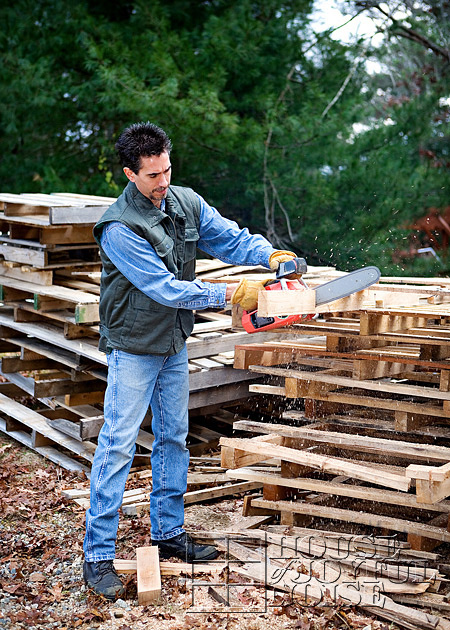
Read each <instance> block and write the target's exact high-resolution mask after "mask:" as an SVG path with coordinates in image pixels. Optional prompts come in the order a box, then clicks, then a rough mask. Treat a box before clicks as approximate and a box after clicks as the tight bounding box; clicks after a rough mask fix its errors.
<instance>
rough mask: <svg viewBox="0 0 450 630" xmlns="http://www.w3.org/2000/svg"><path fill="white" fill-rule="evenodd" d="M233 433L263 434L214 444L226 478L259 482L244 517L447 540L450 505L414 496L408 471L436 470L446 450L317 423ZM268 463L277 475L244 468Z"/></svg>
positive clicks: (249, 425) (246, 424)
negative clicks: (261, 513)
mask: <svg viewBox="0 0 450 630" xmlns="http://www.w3.org/2000/svg"><path fill="white" fill-rule="evenodd" d="M235 428H236V429H240V430H246V431H253V432H254V431H257V432H258V433H262V434H263V435H262V436H259V437H256V438H244V439H238V438H222V439H221V441H220V444H221V446H222V466H223V467H224V468H227V469H228V475H229V476H230V478H231V479H240V480H246V481H255V482H256V481H259V482H261V483H263V484H264V494H263V497H253V498H251V499H250V500H249V502H247V506H246V510H247V511H246V515H247V514H250V513H252V510H254V509H256V510H266V511H267V510H269V511H275V512H279V513H281V515H282V522H285V523H287V524H293V523H294V522H295V521H298V519H299V516H297V517H296V516H295V515H300V516H301V517H302V518H303V520H304V519H310V518H312V517H316V518H321V519H331V520H332V521H336V520H337V521H343V522H346V523H353V524H359V525H367V526H371V527H376V528H381V529H385V530H390V531H396V532H403V533H407V534H409V535H410V536H412V537H413V536H416V537H419V538H418V540H417V541H416V543H415V544H417V545H418V546H421V545H424V544H428V541H429V540H432V541H435V543H436V542H437V543H440V542H450V533H449V531H448V530H447V525H448V522H449V514H450V501H440V502H439V503H436V502H429V497H428V498H427V497H424V495H423V493H421V492H419V493H417V494H416V493H413V491H414V479H413V477H412V476H411V474H410V471H411V469H410V468H409V466H410V465H417V464H418V465H422V464H423V463H425V462H426V463H427V464H429V463H430V462H433V463H434V464H435V467H434V469H435V470H436V471H440V470H442V465H443V464H444V463H446V462H448V457H449V455H450V448H448V447H439V446H434V445H424V444H420V443H417V442H407V441H404V440H398V439H397V440H392V439H390V440H388V439H382V438H380V437H367V436H361V435H347V434H345V433H337V432H333V431H329V430H325V427H324V426H323V425H321V424H314V425H306V426H303V427H293V426H290V425H279V424H265V423H259V422H250V421H241V422H238V423H236V424H235ZM268 458H272V459H273V458H277V459H280V460H281V472H280V473H277V474H271V473H269V472H268V471H267V472H261V471H259V472H257V473H255V471H252V470H251V469H249V468H248V466H249V465H250V464H255V463H257V462H262V461H266V460H267V459H268ZM424 498H425V499H426V500H427V501H428V502H424ZM436 519H437V520H436ZM431 521H434V523H438V524H433V523H431V524H430V522H431ZM424 541H427V542H426V543H425V542H424Z"/></svg>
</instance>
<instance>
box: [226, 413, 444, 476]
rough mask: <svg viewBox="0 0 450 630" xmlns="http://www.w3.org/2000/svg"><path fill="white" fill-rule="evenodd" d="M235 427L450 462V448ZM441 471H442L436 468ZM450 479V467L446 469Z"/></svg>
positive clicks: (277, 427) (260, 425) (248, 423)
mask: <svg viewBox="0 0 450 630" xmlns="http://www.w3.org/2000/svg"><path fill="white" fill-rule="evenodd" d="M233 428H234V429H235V430H236V429H237V430H240V431H253V432H256V433H263V434H271V433H274V434H276V435H283V436H284V437H291V438H300V439H307V440H312V441H313V442H323V443H326V444H333V446H337V447H339V448H345V449H349V450H355V451H359V452H362V451H364V452H367V453H375V454H377V455H395V456H397V457H404V458H413V459H418V460H424V461H427V462H430V463H431V462H448V461H449V460H450V448H447V447H445V446H434V445H433V444H429V445H428V444H418V443H414V442H405V441H401V440H387V439H384V438H379V437H369V436H361V435H355V434H352V435H347V434H345V433H339V432H337V431H321V430H319V429H310V428H308V427H293V426H289V425H285V424H270V423H268V422H254V421H252V420H238V421H236V422H234V424H233ZM432 470H433V472H437V471H438V470H439V469H432ZM445 470H446V471H447V476H448V477H450V465H449V466H447V467H446V469H445Z"/></svg>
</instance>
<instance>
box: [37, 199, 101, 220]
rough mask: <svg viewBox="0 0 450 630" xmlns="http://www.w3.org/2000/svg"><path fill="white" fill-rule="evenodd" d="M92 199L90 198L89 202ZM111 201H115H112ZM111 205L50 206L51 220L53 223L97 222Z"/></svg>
mask: <svg viewBox="0 0 450 630" xmlns="http://www.w3.org/2000/svg"><path fill="white" fill-rule="evenodd" d="M89 201H90V200H88V202H89ZM111 203H113V202H112V201H111ZM108 207H109V205H102V206H90V205H87V206H85V207H78V206H75V207H61V206H56V205H54V206H52V207H50V208H49V220H50V223H51V224H52V225H61V224H64V223H71V224H72V223H97V221H98V220H99V219H100V218H101V217H102V215H103V214H104V213H105V212H106V210H107V209H108Z"/></svg>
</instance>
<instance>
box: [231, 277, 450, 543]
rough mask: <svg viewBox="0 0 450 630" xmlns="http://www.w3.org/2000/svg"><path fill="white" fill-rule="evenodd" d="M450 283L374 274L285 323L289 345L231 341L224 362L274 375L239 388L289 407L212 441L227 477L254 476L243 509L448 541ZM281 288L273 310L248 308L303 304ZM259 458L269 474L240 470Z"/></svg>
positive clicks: (262, 303)
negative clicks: (348, 294)
mask: <svg viewBox="0 0 450 630" xmlns="http://www.w3.org/2000/svg"><path fill="white" fill-rule="evenodd" d="M414 282H417V283H418V284H414ZM419 283H420V284H419ZM449 286H450V281H449V280H441V279H436V278H435V279H432V280H428V281H423V280H422V279H420V280H419V279H409V283H408V284H405V283H404V280H402V279H400V278H398V279H396V278H389V279H382V281H381V282H380V284H378V285H375V286H374V287H372V288H371V289H370V290H366V291H364V292H361V294H357V295H356V296H353V297H352V298H346V299H345V300H340V301H339V303H331V304H330V305H325V307H322V308H321V309H317V310H320V311H321V312H320V313H316V319H314V320H311V321H300V322H299V323H297V324H295V325H294V326H293V327H291V328H290V329H289V331H290V334H291V339H290V340H289V341H286V340H280V341H279V342H266V343H263V344H255V345H242V346H238V347H236V351H235V367H237V368H239V369H248V370H249V371H251V372H254V373H258V374H261V375H264V376H268V375H270V376H271V377H272V378H273V379H277V380H278V382H277V383H275V384H270V385H268V384H256V385H251V386H250V389H251V390H252V391H254V392H258V393H264V394H271V395H275V396H282V397H283V398H286V399H287V400H290V401H292V405H293V407H296V409H294V410H291V411H289V412H285V414H284V420H285V424H282V425H269V424H262V423H254V422H244V423H242V422H240V423H237V424H236V425H235V428H236V429H240V430H245V431H252V432H256V433H263V434H264V436H263V438H261V437H256V438H246V439H236V438H232V439H230V438H223V439H222V440H221V444H222V445H223V454H222V457H223V464H224V465H225V466H226V467H227V468H230V469H231V470H230V471H229V476H230V477H231V478H233V479H241V480H247V481H250V480H252V481H260V482H261V483H263V484H264V492H263V497H254V498H250V499H249V500H248V504H247V513H252V510H256V511H258V510H272V511H275V512H277V513H280V514H281V517H282V522H285V523H290V524H293V523H297V522H301V523H302V524H304V523H305V522H310V521H311V519H313V518H316V519H317V518H321V519H329V520H330V521H333V522H336V521H339V522H341V523H342V522H345V523H351V524H359V525H363V526H370V527H376V528H381V530H384V531H392V532H402V533H406V534H407V535H408V538H409V540H410V542H411V543H412V544H413V545H414V546H415V547H417V548H432V547H433V546H435V545H436V544H439V543H441V542H450V533H449V530H450V528H449V509H450V502H449V501H445V500H444V499H446V498H447V497H448V496H450V465H449V464H448V462H449V461H450V431H449V424H450V328H449V324H448V322H449V321H450V320H449V317H450V303H449V302H450V299H449ZM266 293H269V292H266ZM270 293H272V294H274V293H275V292H270ZM279 293H283V292H279ZM286 293H287V292H286ZM290 293H291V294H290V295H283V296H282V297H281V298H280V301H281V300H282V306H281V307H280V305H279V304H278V302H277V301H276V297H273V295H272V296H270V297H269V298H268V299H266V296H264V300H262V301H260V307H261V311H258V314H261V315H262V316H273V315H275V314H281V313H280V309H287V310H285V311H283V312H285V313H287V314H290V313H292V312H295V311H294V309H295V306H294V303H295V302H294V298H295V297H297V298H298V299H297V302H296V304H297V306H298V304H300V308H302V304H304V305H306V304H307V303H308V304H310V302H308V300H309V297H308V296H306V297H305V298H304V302H302V300H303V298H302V297H299V296H293V295H292V293H294V292H290ZM270 300H271V302H270ZM355 303H357V306H355ZM305 308H306V307H305ZM343 308H347V309H348V310H341V309H343ZM289 309H292V310H289ZM305 312H307V311H306V310H305ZM313 312H314V311H313ZM285 332H286V331H285ZM293 425H294V426H293ZM267 457H279V458H280V459H281V474H280V475H275V476H267V475H266V476H265V477H264V479H263V478H262V476H261V475H256V476H255V474H254V473H251V472H249V471H248V470H246V463H245V462H247V461H252V462H255V461H259V462H261V461H264V460H265V458H267ZM294 499H296V500H294Z"/></svg>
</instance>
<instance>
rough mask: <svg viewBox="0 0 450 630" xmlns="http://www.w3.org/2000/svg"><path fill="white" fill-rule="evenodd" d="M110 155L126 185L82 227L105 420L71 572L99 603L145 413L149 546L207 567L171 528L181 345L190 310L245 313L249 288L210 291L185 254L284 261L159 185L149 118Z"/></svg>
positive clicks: (200, 548) (180, 486)
mask: <svg viewBox="0 0 450 630" xmlns="http://www.w3.org/2000/svg"><path fill="white" fill-rule="evenodd" d="M116 149H117V152H118V155H119V158H120V160H121V163H122V166H123V171H124V173H125V175H126V176H127V178H128V180H129V183H128V185H127V186H126V188H125V190H124V192H123V193H122V195H121V196H120V197H119V198H118V199H117V201H116V202H115V203H114V204H113V205H112V206H111V207H110V208H108V210H107V211H106V212H105V214H104V215H103V216H102V218H101V219H100V220H99V222H98V223H97V224H96V225H95V227H94V236H95V239H96V241H97V242H98V244H99V246H100V254H101V259H102V263H103V272H102V281H101V293H100V343H99V348H100V350H103V351H104V352H106V353H107V359H108V384H107V389H106V393H105V403H104V416H105V422H104V424H103V427H102V430H101V432H100V435H99V437H98V446H97V449H96V451H95V457H94V461H93V465H92V472H91V498H90V507H89V509H88V510H87V512H86V536H85V540H84V553H85V562H84V566H83V575H84V579H85V582H86V583H87V584H88V586H90V587H92V588H93V589H94V590H95V591H96V592H97V593H99V594H102V595H104V596H105V597H107V598H109V599H114V598H115V597H116V596H120V595H122V594H123V586H122V583H121V581H120V579H119V577H118V576H117V574H116V572H115V571H114V566H113V559H114V557H115V540H116V536H117V527H118V519H119V514H118V510H119V508H120V505H121V502H122V497H123V492H124V487H125V482H126V479H127V475H128V472H129V469H130V466H131V463H132V460H133V455H134V452H135V442H136V437H137V434H138V431H139V427H140V425H141V422H142V419H143V418H144V415H145V414H146V412H147V410H148V407H149V406H150V407H151V410H152V431H153V434H154V438H155V439H154V443H153V451H152V455H151V464H152V484H153V489H152V492H151V495H150V520H151V535H152V544H154V545H158V547H159V554H160V557H162V558H169V557H171V556H177V557H180V558H183V559H184V560H186V561H192V560H202V561H206V560H211V559H213V558H215V557H216V556H217V555H218V553H217V550H216V549H215V548H214V547H212V546H210V545H197V544H195V543H194V542H193V541H192V539H191V538H190V537H189V536H188V535H187V534H186V532H185V530H184V529H183V522H184V502H183V494H184V493H185V492H186V484H187V469H188V463H189V452H188V450H187V448H186V436H187V432H188V397H189V380H188V359H187V350H186V343H185V341H186V339H187V337H188V336H189V335H190V333H191V332H192V328H193V324H194V315H193V311H194V310H199V309H205V308H211V307H215V308H223V307H224V306H225V304H226V302H227V301H230V299H231V300H232V302H234V303H240V304H242V305H243V306H244V307H246V308H249V307H250V306H253V307H255V306H256V294H257V290H258V288H260V287H261V283H251V282H250V283H249V282H241V283H239V285H238V284H232V285H227V284H221V283H220V284H213V283H207V282H200V281H198V280H196V279H195V256H196V249H197V247H199V248H200V249H202V250H203V251H204V252H207V253H208V254H211V255H212V256H214V257H217V258H220V259H221V260H224V261H226V262H230V263H233V264H238V265H245V264H248V265H256V264H262V265H264V266H265V267H267V268H272V269H277V268H278V264H279V263H280V262H282V261H285V260H289V259H291V258H292V257H294V256H295V254H293V253H292V252H281V251H277V250H274V249H273V247H272V246H271V245H270V243H269V242H268V241H267V240H266V239H265V238H264V237H263V236H261V235H251V234H250V233H249V232H248V230H247V229H239V227H238V226H237V224H236V223H234V222H232V221H229V220H228V219H225V218H223V217H222V216H221V215H220V214H219V213H218V212H217V211H216V210H215V209H214V208H212V207H210V206H209V205H208V204H207V203H206V202H205V201H204V200H203V199H202V198H201V197H200V196H199V195H197V194H196V193H194V191H192V190H191V189H189V188H182V187H178V186H170V179H171V163H170V151H171V142H170V139H169V138H168V136H167V135H166V133H165V132H164V131H163V130H162V129H160V128H159V127H157V126H156V125H153V124H151V123H137V124H134V125H132V126H131V127H129V128H127V129H125V130H124V132H123V133H122V134H121V136H120V137H119V139H118V141H117V144H116Z"/></svg>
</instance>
